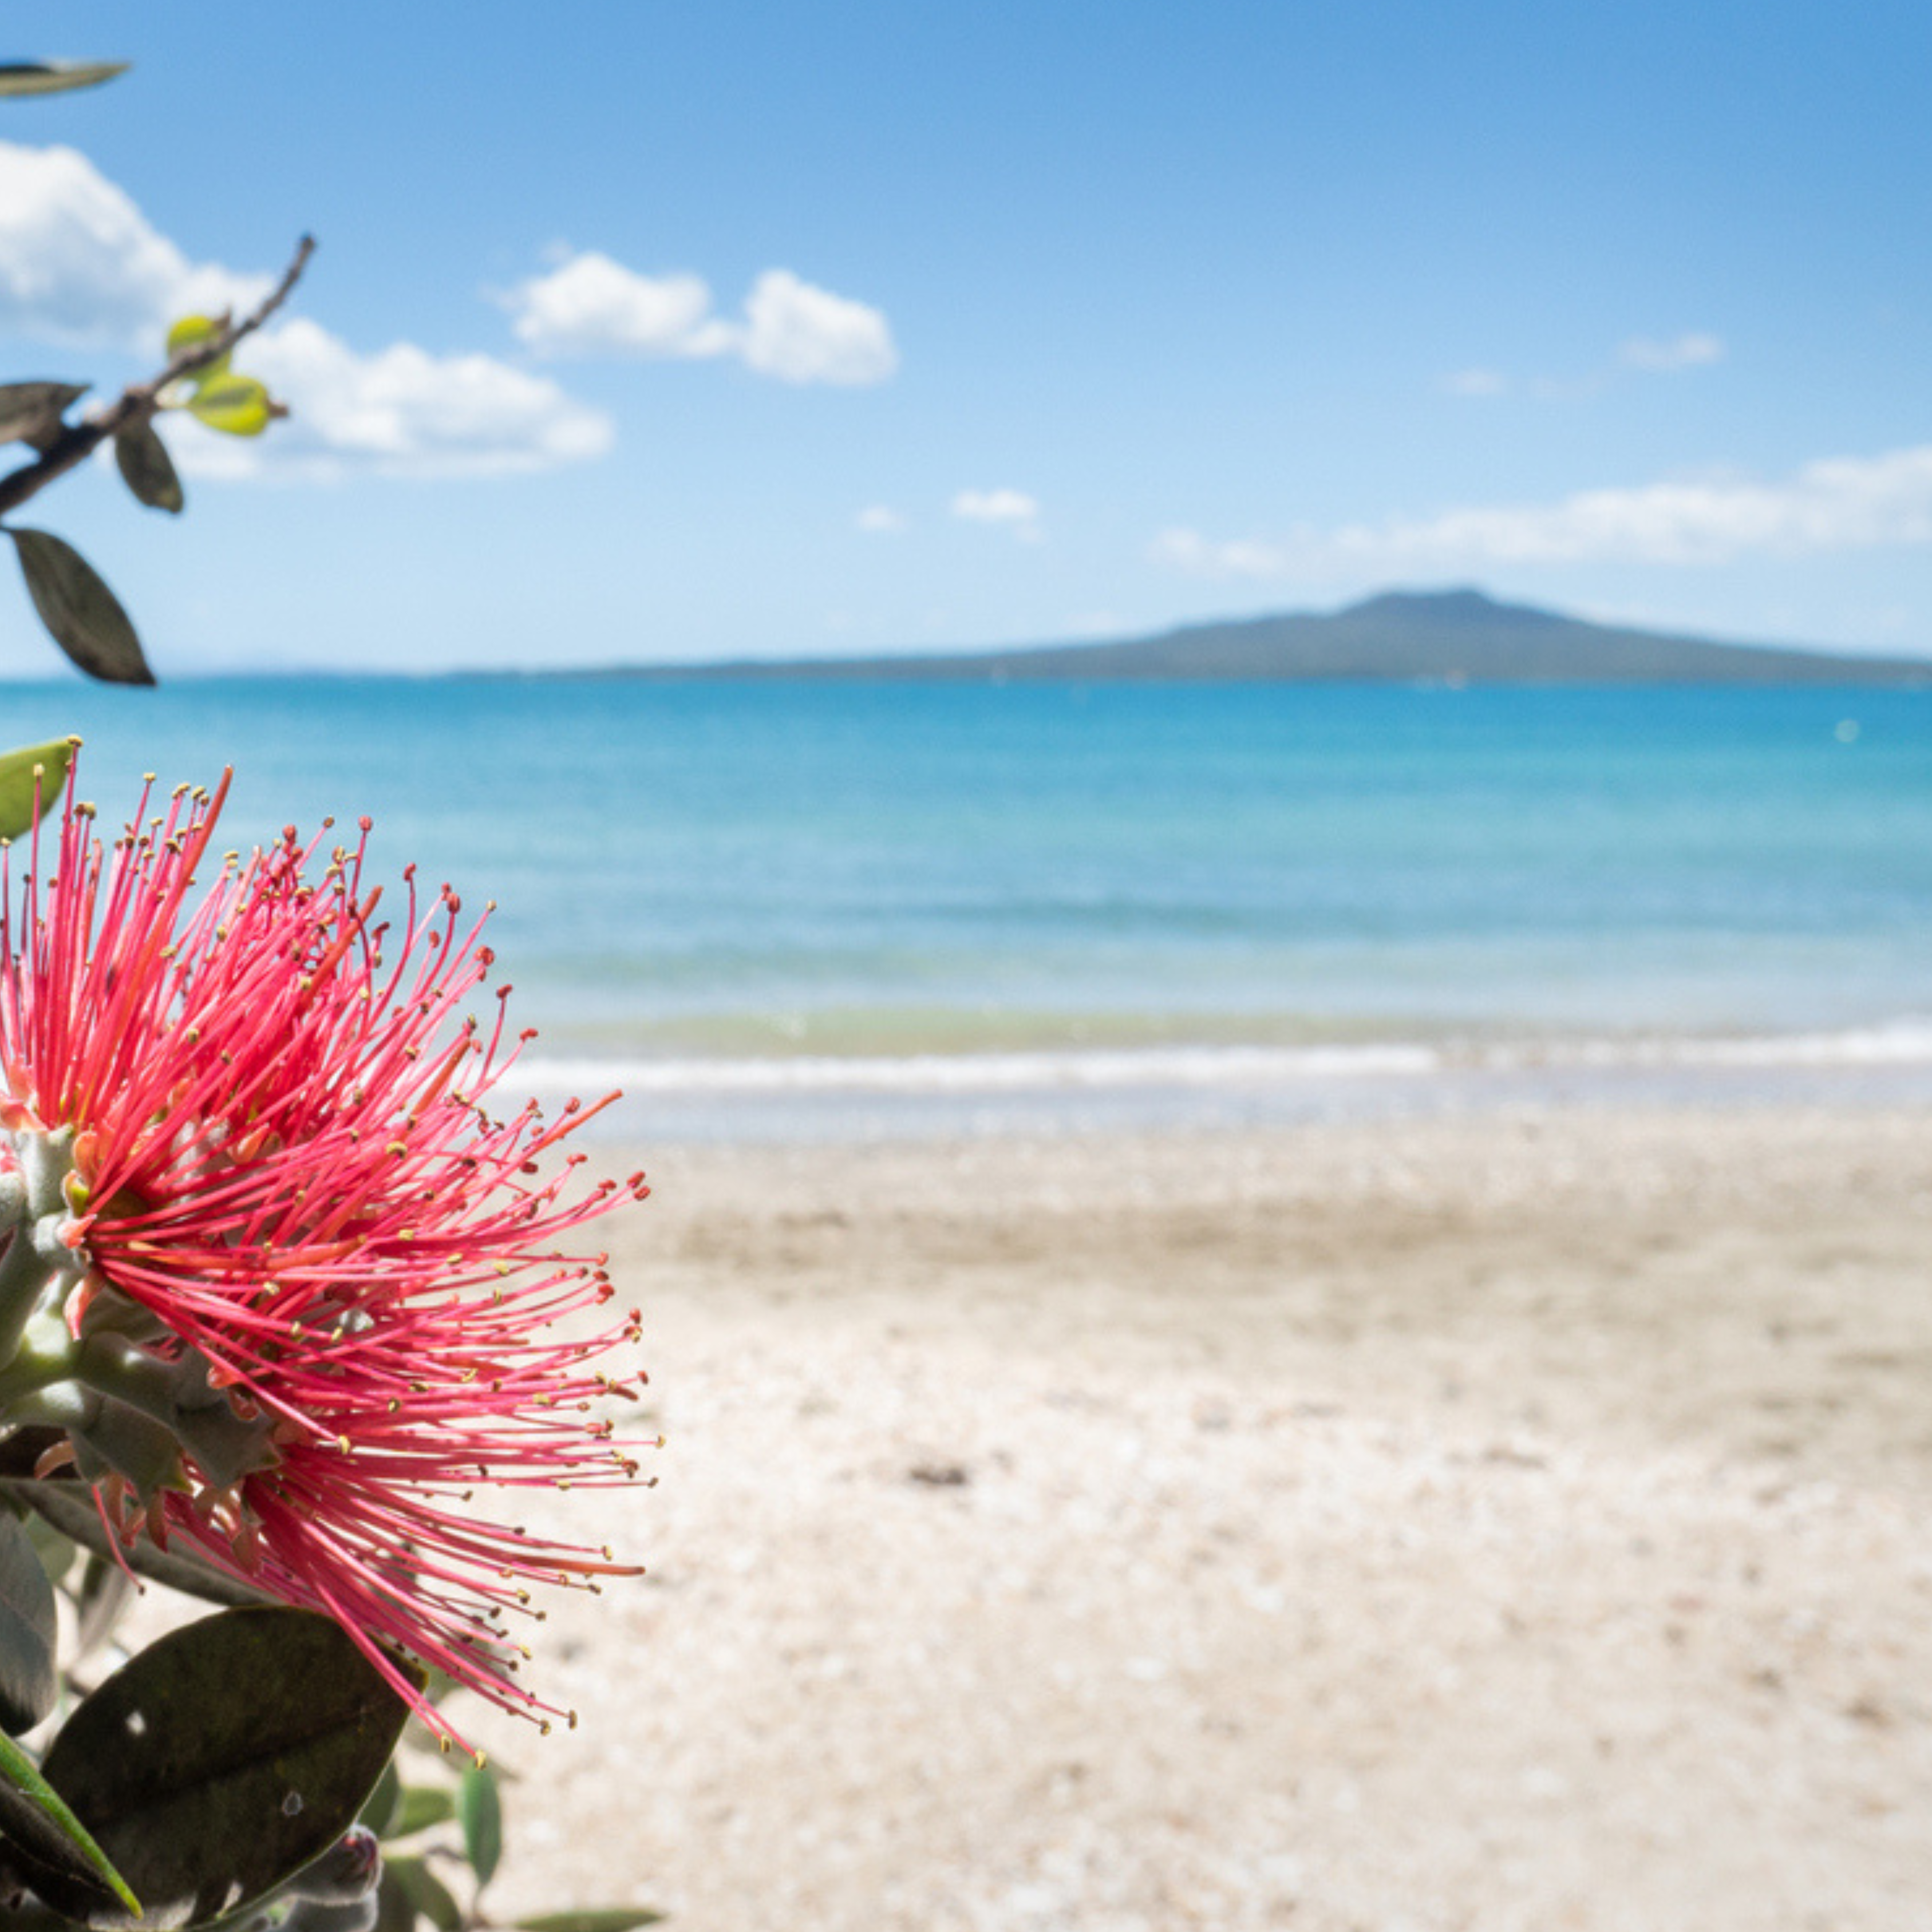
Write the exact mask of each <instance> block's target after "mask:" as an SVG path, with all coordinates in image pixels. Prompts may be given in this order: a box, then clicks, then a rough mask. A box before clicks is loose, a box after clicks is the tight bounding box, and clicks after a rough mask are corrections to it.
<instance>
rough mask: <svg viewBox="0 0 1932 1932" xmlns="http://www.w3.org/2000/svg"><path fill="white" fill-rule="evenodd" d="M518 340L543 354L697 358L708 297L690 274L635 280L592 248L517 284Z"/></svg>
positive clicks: (512, 299)
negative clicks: (543, 273) (548, 272)
mask: <svg viewBox="0 0 1932 1932" xmlns="http://www.w3.org/2000/svg"><path fill="white" fill-rule="evenodd" d="M508 308H509V309H510V312H511V317H512V318H513V319H512V320H511V328H512V329H514V331H515V332H516V337H517V341H519V342H522V343H525V344H528V345H529V347H531V348H532V349H535V350H538V352H539V353H542V354H544V355H551V356H559V355H577V356H587V355H599V354H601V355H613V354H619V355H629V356H695V355H704V354H706V353H710V352H709V350H707V349H706V348H704V347H700V346H699V338H700V335H701V334H702V332H703V325H704V322H705V319H706V317H707V316H708V315H709V314H710V311H711V291H710V290H709V289H708V288H707V287H706V286H705V285H704V284H703V281H701V280H700V278H698V277H697V276H696V275H659V276H652V275H637V274H636V273H635V272H633V271H632V270H631V269H627V268H625V267H624V266H623V265H622V263H618V262H613V260H611V259H610V257H609V256H608V255H601V254H597V253H595V251H591V252H589V253H586V254H581V255H575V256H572V257H571V258H570V259H569V260H567V261H565V263H563V264H562V266H560V267H559V268H557V269H554V270H553V271H552V272H551V273H550V274H549V275H538V276H537V277H535V278H533V279H532V280H531V281H527V282H524V283H522V284H519V286H518V287H517V288H516V289H515V290H513V291H512V292H511V295H510V296H509V297H508Z"/></svg>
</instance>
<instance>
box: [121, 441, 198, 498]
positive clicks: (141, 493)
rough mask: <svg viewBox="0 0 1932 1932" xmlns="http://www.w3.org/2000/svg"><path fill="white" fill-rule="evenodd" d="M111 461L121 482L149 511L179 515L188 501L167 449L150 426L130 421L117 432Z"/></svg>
mask: <svg viewBox="0 0 1932 1932" xmlns="http://www.w3.org/2000/svg"><path fill="white" fill-rule="evenodd" d="M114 461H115V466H116V467H117V468H118V469H119V470H120V472H121V481H122V482H124V484H127V487H128V488H129V489H130V490H133V493H134V494H135V496H136V497H137V498H138V499H139V500H140V501H141V502H143V503H145V504H146V505H147V506H148V508H149V509H151V510H168V511H172V512H174V513H175V514H176V515H178V514H180V513H181V508H182V506H183V505H184V504H185V503H186V502H187V493H186V492H185V491H184V490H183V489H182V488H181V478H179V477H178V476H177V475H175V465H174V459H173V458H172V457H171V456H169V454H168V446H167V445H166V443H163V441H162V440H161V439H160V437H159V436H158V435H157V434H156V433H155V430H154V425H153V424H152V423H151V422H131V423H130V424H128V425H127V428H124V429H121V430H117V431H115V436H114Z"/></svg>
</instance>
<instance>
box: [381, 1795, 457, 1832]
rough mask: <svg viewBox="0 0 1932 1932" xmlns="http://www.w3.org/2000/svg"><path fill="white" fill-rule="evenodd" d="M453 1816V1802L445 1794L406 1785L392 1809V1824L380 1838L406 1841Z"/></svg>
mask: <svg viewBox="0 0 1932 1932" xmlns="http://www.w3.org/2000/svg"><path fill="white" fill-rule="evenodd" d="M455 1815H456V1799H455V1797H454V1796H452V1794H451V1793H449V1792H447V1791H445V1790H442V1789H441V1788H440V1787H438V1786H436V1785H433V1784H412V1785H408V1786H406V1787H404V1791H403V1801H402V1802H401V1804H400V1805H398V1806H397V1807H396V1813H395V1820H394V1821H393V1823H392V1824H391V1825H390V1826H389V1830H388V1831H386V1832H384V1833H383V1836H384V1837H385V1838H410V1837H413V1835H415V1834H416V1832H427V1831H428V1829H429V1828H430V1827H431V1826H432V1825H440V1824H441V1823H443V1820H445V1819H446V1818H453V1817H455Z"/></svg>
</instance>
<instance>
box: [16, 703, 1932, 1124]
mask: <svg viewBox="0 0 1932 1932" xmlns="http://www.w3.org/2000/svg"><path fill="white" fill-rule="evenodd" d="M0 706H4V707H5V722H4V724H0V739H4V741H5V742H8V743H19V742H26V741H28V740H31V739H37V738H40V737H45V736H54V735H58V734H59V733H65V732H68V731H77V732H79V733H81V734H82V735H83V737H84V738H85V739H86V751H85V752H84V754H83V785H82V790H83V793H84V794H85V795H86V796H90V797H92V798H94V799H96V800H97V801H98V802H99V804H100V805H101V807H102V808H103V811H104V814H118V813H119V812H121V811H124V810H125V809H127V808H130V806H131V804H132V801H133V795H134V792H135V790H136V787H137V785H138V781H139V774H140V773H141V772H142V771H144V770H152V771H154V772H157V773H159V774H160V776H161V778H163V781H166V782H173V781H177V780H180V779H192V780H195V781H202V782H206V781H208V780H209V779H210V778H211V777H212V776H213V775H214V774H215V773H216V772H218V771H219V770H220V768H221V767H222V766H223V765H225V764H232V765H233V766H234V767H235V771H236V778H235V783H234V788H233V793H232V796H231V802H230V805H229V814H228V822H229V842H232V843H236V844H246V843H248V842H250V841H253V840H255V839H257V838H264V837H268V836H271V835H273V833H274V832H275V831H276V830H277V829H278V828H279V827H280V826H281V825H282V824H284V823H296V824H298V825H300V826H303V827H305V828H307V827H309V826H313V825H314V823H316V822H317V820H319V819H320V817H322V816H323V814H335V816H336V817H338V820H342V821H344V822H351V823H353V820H354V819H355V818H356V817H357V816H359V814H364V813H367V814H370V815H371V817H374V820H375V821H376V829H375V833H374V839H373V841H372V848H371V849H372V853H373V856H374V869H375V871H376V874H377V876H378V877H395V875H397V874H399V873H400V872H401V868H402V867H403V866H404V865H405V864H406V863H408V862H411V861H412V860H413V861H414V862H416V864H417V865H418V866H419V869H420V871H421V872H422V874H424V875H425V876H426V877H428V878H429V879H430V880H432V881H435V880H442V879H445V878H446V879H449V880H452V882H454V883H455V884H456V885H457V886H458V888H459V889H460V890H461V891H462V892H463V895H464V897H465V899H466V902H472V903H476V904H480V903H481V901H484V900H486V899H493V900H495V901H497V902H498V910H497V911H496V913H495V914H494V915H493V920H492V928H491V929H492V934H493V944H494V945H495V947H496V950H497V952H498V953H499V959H500V970H501V971H502V972H503V973H504V974H505V976H506V977H508V979H510V980H511V981H513V982H514V985H515V987H516V992H515V994H514V997H513V1002H512V1010H513V1013H515V1014H516V1016H517V1018H518V1019H519V1020H520V1022H523V1023H527V1024H530V1025H535V1026H536V1027H537V1028H538V1029H539V1031H540V1034H541V1038H540V1040H539V1041H538V1043H537V1044H536V1045H535V1047H534V1048H533V1049H532V1051H531V1055H530V1057H529V1060H528V1061H526V1064H525V1065H524V1066H523V1067H521V1068H520V1070H519V1074H520V1078H522V1079H524V1080H525V1081H526V1082H528V1083H529V1084H533V1085H537V1086H538V1087H539V1088H555V1087H560V1086H562V1085H570V1086H573V1087H578V1086H580V1087H583V1088H593V1087H595V1088H601V1087H604V1086H608V1085H612V1084H622V1085H623V1086H624V1087H625V1088H626V1090H627V1092H628V1094H629V1095H630V1099H629V1100H628V1101H627V1103H626V1105H625V1111H624V1112H622V1113H621V1114H620V1115H619V1130H621V1131H623V1132H626V1133H637V1134H639V1135H643V1136H648V1135H649V1134H651V1133H654V1132H657V1131H660V1130H663V1131H670V1132H674V1133H683V1132H697V1133H703V1132H707V1131H738V1130H745V1128H747V1127H751V1128H753V1129H755V1128H757V1127H760V1126H763V1127H769V1128H772V1129H774V1130H778V1131H814V1130H817V1127H823V1126H824V1125H825V1124H826V1123H833V1124H838V1125H839V1127H840V1128H841V1130H843V1128H844V1127H850V1126H851V1125H852V1124H854V1123H858V1124H869V1126H870V1127H873V1128H877V1129H878V1130H891V1129H892V1128H893V1127H895V1126H898V1125H902V1124H913V1123H916V1122H918V1121H926V1120H928V1119H932V1120H937V1121H943V1122H944V1123H946V1124H953V1125H959V1124H981V1125H994V1126H998V1125H1004V1124H1013V1123H1015V1122H1016V1121H1017V1122H1021V1123H1024V1122H1026V1121H1030V1120H1036V1119H1037V1120H1049V1119H1065V1118H1082V1117H1084V1116H1085V1115H1090V1114H1093V1113H1095V1112H1100V1113H1105V1114H1111V1115H1114V1116H1116V1117H1119V1116H1123V1115H1127V1114H1132V1113H1136V1112H1138V1113H1140V1114H1145V1115H1147V1116H1148V1117H1149V1118H1174V1117H1176V1116H1185V1117H1188V1118H1253V1117H1256V1115H1267V1114H1268V1113H1270V1112H1298V1111H1301V1112H1306V1111H1310V1110H1316V1111H1324V1110H1327V1111H1333V1110H1336V1109H1346V1108H1348V1107H1350V1106H1356V1105H1361V1104H1382V1103H1384V1102H1385V1101H1386V1100H1388V1097H1390V1096H1391V1095H1395V1096H1400V1097H1406V1101H1407V1102H1409V1103H1418V1104H1419V1103H1425V1102H1426V1101H1427V1099H1428V1097H1431V1096H1433V1097H1436V1098H1437V1099H1439V1098H1440V1097H1442V1095H1443V1094H1448V1093H1455V1092H1460V1093H1462V1094H1465V1095H1468V1094H1483V1093H1487V1092H1490V1091H1497V1092H1504V1093H1509V1092H1514V1091H1517V1090H1518V1089H1519V1088H1522V1089H1524V1090H1526V1091H1529V1090H1537V1091H1544V1090H1548V1089H1550V1088H1552V1087H1553V1086H1561V1085H1565V1084H1566V1083H1568V1084H1571V1085H1574V1084H1575V1083H1578V1082H1583V1083H1588V1082H1593V1081H1594V1082H1599V1083H1601V1082H1606V1081H1609V1082H1615V1081H1617V1080H1623V1081H1625V1082H1632V1081H1635V1082H1649V1083H1650V1084H1651V1085H1653V1086H1657V1085H1683V1084H1685V1083H1691V1084H1693V1085H1703V1086H1704V1087H1707V1088H1709V1087H1713V1086H1715V1087H1718V1088H1723V1087H1725V1086H1726V1085H1730V1086H1732V1087H1738V1086H1743V1087H1745V1088H1750V1087H1752V1086H1754V1085H1763V1083H1765V1082H1767V1081H1773V1080H1776V1081H1781V1082H1784V1084H1785V1085H1787V1086H1789V1085H1792V1084H1793V1083H1796V1084H1798V1085H1803V1084H1804V1083H1806V1082H1813V1083H1816V1082H1828V1081H1829V1082H1838V1083H1839V1084H1840V1085H1843V1084H1845V1083H1846V1082H1852V1083H1855V1084H1856V1083H1863V1085H1864V1086H1867V1087H1869V1086H1870V1085H1872V1084H1873V1083H1874V1082H1876V1083H1878V1085H1879V1086H1881V1087H1885V1086H1886V1085H1887V1083H1889V1085H1890V1087H1897V1086H1898V1085H1900V1083H1903V1084H1905V1085H1912V1083H1918V1085H1919V1086H1920V1087H1921V1088H1924V1089H1925V1090H1926V1091H1932V694H1925V693H1919V692H1913V691H1869V690H1853V689H1846V690H1839V691H1832V690H1791V691H1762V690H1721V689H1709V688H1688V689H1658V690H1650V691H1595V690H1544V691H1530V690H1508V691H1504V690H1476V691H1447V690H1418V689H1408V688H1389V687H1385V686H1350V685H1322V686H1284V687H1272V688H1227V687H1214V686H1182V685H1164V686H1153V687H1136V686H1124V685H1094V686H1091V687H1082V686H1074V685H1040V686H1036V685H1004V686H998V685H990V684H989V685H913V684H907V685H895V684H889V683H880V684H856V685H833V684H817V683H811V682H798V683H757V684H752V683H737V682H728V681H719V682H708V681H706V682H688V683H673V684H652V683H646V682H626V681H622V680H616V679H609V680H590V679H586V680H573V679H529V680H490V679H440V680H433V681H425V680H416V679H353V680H352V679H339V680H338V679H284V680H266V679H265V680H239V679H238V680H213V681H205V682H188V681H183V682H176V683H174V684H171V685H166V686H164V687H163V688H161V689H160V690H159V691H134V692H129V691H106V690H101V689H98V688H94V687H90V686H85V685H79V684H76V683H73V682H63V683H61V684H58V685H55V684H47V685H13V686H8V687H5V688H4V692H0ZM1365 1097H1366V1098H1365ZM814 1123H816V1124H817V1127H815V1126H814Z"/></svg>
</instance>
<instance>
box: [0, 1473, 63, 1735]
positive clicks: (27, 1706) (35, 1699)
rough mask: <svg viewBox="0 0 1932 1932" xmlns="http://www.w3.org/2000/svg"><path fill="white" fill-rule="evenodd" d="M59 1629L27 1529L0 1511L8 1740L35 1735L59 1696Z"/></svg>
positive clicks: (1, 1657) (0, 1653)
mask: <svg viewBox="0 0 1932 1932" xmlns="http://www.w3.org/2000/svg"><path fill="white" fill-rule="evenodd" d="M59 1628H60V1627H59V1625H58V1622H57V1621H56V1620H55V1610H54V1586H52V1584H51V1583H49V1582H48V1581H47V1573H46V1571H45V1570H44V1569H43V1568H41V1565H40V1556H39V1553H37V1551H36V1550H34V1539H33V1538H32V1537H31V1535H28V1530H27V1526H26V1524H25V1523H23V1522H22V1521H21V1520H20V1518H19V1517H17V1516H14V1515H13V1514H11V1513H10V1512H4V1511H0V1730H4V1731H5V1732H6V1733H7V1734H8V1735H9V1736H13V1737H17V1736H20V1733H21V1732H23V1731H30V1730H32V1729H33V1728H34V1726H35V1725H36V1724H38V1723H39V1722H40V1720H41V1719H42V1718H44V1717H45V1716H46V1715H47V1713H48V1712H49V1711H51V1710H52V1709H53V1707H54V1700H55V1698H56V1697H58V1695H59V1694H60V1673H59V1672H58V1670H57V1669H56V1668H55V1645H56V1644H57V1643H58V1640H59Z"/></svg>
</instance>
